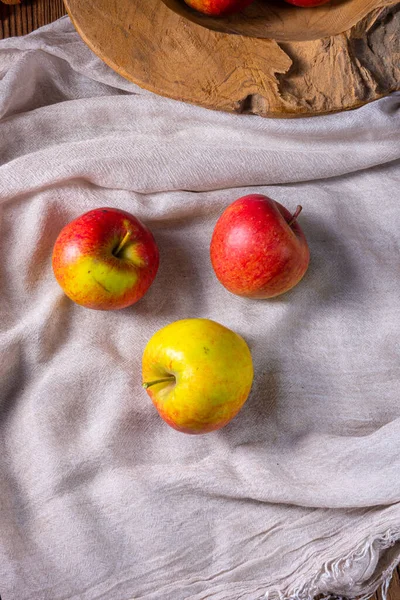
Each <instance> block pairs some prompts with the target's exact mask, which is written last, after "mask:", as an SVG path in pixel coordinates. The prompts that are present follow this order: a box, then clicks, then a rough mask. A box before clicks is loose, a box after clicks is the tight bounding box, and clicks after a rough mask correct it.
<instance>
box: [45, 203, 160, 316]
mask: <svg viewBox="0 0 400 600" xmlns="http://www.w3.org/2000/svg"><path fill="white" fill-rule="evenodd" d="M158 263H159V254H158V248H157V245H156V242H155V240H154V238H153V235H152V233H151V232H150V231H149V229H148V228H147V227H146V226H145V225H143V223H141V222H140V221H139V219H137V218H136V217H134V216H133V215H131V214H129V213H127V212H125V211H123V210H119V209H117V208H97V209H95V210H91V211H89V212H87V213H85V214H84V215H82V216H80V217H78V218H77V219H75V220H74V221H71V223H68V225H66V226H65V227H64V228H63V229H62V231H61V233H60V235H59V236H58V238H57V240H56V243H55V245H54V249H53V257H52V265H53V271H54V275H55V277H56V279H57V281H58V283H59V284H60V286H61V287H62V289H63V290H64V292H65V293H66V294H67V296H68V297H69V298H71V300H73V301H74V302H76V303H77V304H80V305H82V306H85V307H87V308H94V309H98V310H112V309H119V308H125V307H126V306H130V305H131V304H133V303H134V302H137V301H138V300H139V299H140V298H142V296H144V294H145V293H146V292H147V290H148V289H149V287H150V285H151V284H152V282H153V280H154V277H155V276H156V273H157V269H158Z"/></svg>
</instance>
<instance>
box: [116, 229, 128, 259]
mask: <svg viewBox="0 0 400 600" xmlns="http://www.w3.org/2000/svg"><path fill="white" fill-rule="evenodd" d="M130 237H131V232H130V231H127V232H126V234H125V235H124V237H123V238H122V240H121V242H120V243H119V246H118V248H117V249H116V250H114V252H113V254H114V256H118V254H119V253H120V252H121V250H122V248H123V247H124V246H125V244H126V242H127V241H128V240H129V238H130Z"/></svg>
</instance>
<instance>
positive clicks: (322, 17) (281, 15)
mask: <svg viewBox="0 0 400 600" xmlns="http://www.w3.org/2000/svg"><path fill="white" fill-rule="evenodd" d="M162 2H164V4H165V5H166V6H168V8H170V9H171V10H173V11H174V12H175V13H177V14H178V15H180V16H181V17H185V18H186V19H188V20H189V21H192V23H197V24H198V25H201V26H202V27H206V28H207V29H211V30H213V31H219V32H222V33H236V34H238V35H245V36H249V37H256V38H265V39H273V40H275V41H277V42H288V41H292V42H293V41H299V42H301V41H310V40H319V39H321V38H326V37H330V36H334V35H338V34H339V33H342V32H344V31H347V30H348V29H350V28H351V27H353V26H354V25H355V24H356V23H358V22H359V21H360V20H361V19H363V18H364V17H365V16H366V15H367V14H368V13H370V12H371V11H372V10H373V9H375V8H377V7H383V6H389V5H390V4H393V0H331V2H329V3H328V4H324V5H322V6H317V7H314V8H300V7H298V6H293V5H291V4H287V3H286V2H284V0H254V2H253V3H252V4H251V5H250V6H248V7H247V8H246V10H245V11H243V12H241V13H238V14H235V15H231V16H229V17H223V18H221V17H218V18H217V17H209V16H207V15H203V14H201V13H199V12H196V11H195V10H193V9H191V8H190V7H189V6H188V5H187V4H185V2H184V0H162Z"/></svg>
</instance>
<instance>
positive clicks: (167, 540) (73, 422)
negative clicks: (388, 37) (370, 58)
mask: <svg viewBox="0 0 400 600" xmlns="http://www.w3.org/2000/svg"><path fill="white" fill-rule="evenodd" d="M0 77H1V80H0V116H1V119H0V148H1V150H0V156H1V160H0V163H1V166H0V211H1V212H0V218H1V221H0V228H1V229H0V232H1V235H0V244H1V256H2V260H1V262H0V279H1V284H0V286H1V287H0V293H1V303H0V319H1V320H0V350H1V360H0V444H1V446H0V452H1V464H0V485H1V488H0V490H1V491H0V509H1V510H0V594H1V596H2V600H66V599H69V600H72V599H74V600H75V599H79V600H94V599H106V598H107V599H112V600H128V599H132V598H135V599H145V600H150V599H152V600H153V599H157V600H205V599H206V598H207V599H213V600H256V599H260V598H270V599H273V598H278V597H279V598H282V599H283V598H296V599H299V600H302V599H304V600H305V599H311V598H312V597H313V596H314V595H315V594H319V593H322V594H329V593H332V594H337V595H343V596H350V597H354V596H357V595H363V594H366V595H367V594H369V593H371V592H373V591H374V590H375V589H376V588H377V586H378V585H379V584H381V583H383V584H385V583H386V584H387V582H388V580H389V576H390V574H391V571H392V569H393V567H394V565H395V564H396V563H397V562H398V561H399V559H400V544H399V541H398V540H399V539H400V418H399V417H400V406H399V375H400V363H399V354H400V346H399V333H400V332H399V325H400V294H399V264H400V262H399V217H400V208H399V192H400V169H399V162H398V159H399V157H400V141H399V140H400V138H399V134H400V119H399V111H400V97H399V95H393V96H391V97H388V98H385V99H383V100H381V101H378V102H375V103H373V104H370V105H368V106H365V107H363V108H360V109H358V110H356V111H353V112H348V113H342V114H336V115H330V116H324V117H318V118H311V119H300V120H268V119H261V118H258V117H254V116H236V115H229V114H223V113H217V112H213V111H208V110H205V109H201V108H198V107H194V106H190V105H185V104H183V103H180V102H175V101H172V100H168V99H164V98H161V97H157V96H156V95H153V94H151V93H149V92H146V91H144V90H141V89H139V88H138V87H137V86H135V85H133V84H132V83H130V82H128V81H126V80H124V79H122V78H121V77H120V76H118V75H117V74H115V73H114V72H113V71H112V70H111V69H109V68H108V67H107V66H106V65H105V64H103V63H102V62H101V61H100V60H99V59H98V58H97V57H96V56H95V55H94V54H93V53H92V52H91V51H90V50H89V49H88V48H87V47H86V46H85V44H84V43H83V42H82V41H81V40H80V38H79V37H78V35H77V33H76V32H75V31H74V29H73V27H72V25H71V23H70V21H69V19H68V18H64V19H61V20H60V21H58V22H56V23H54V24H52V25H50V26H48V27H45V28H43V29H41V30H39V31H37V32H34V33H33V34H31V35H29V36H27V37H25V38H15V39H9V40H4V41H2V42H1V44H0ZM250 192H257V193H264V194H267V195H269V196H271V197H272V198H274V199H276V200H278V201H279V202H281V203H283V204H284V205H285V206H287V207H288V208H289V209H291V210H294V209H295V207H296V205H297V204H302V205H303V213H302V215H301V216H300V218H299V222H300V224H301V226H302V228H303V230H304V232H305V235H306V236H307V239H308V241H309V246H310V252H311V262H310V267H309V270H308V273H307V275H306V276H305V278H304V280H303V281H302V282H301V283H300V284H299V285H298V286H297V287H296V288H295V289H293V291H291V292H289V293H287V294H285V295H284V296H281V297H279V298H277V299H275V300H272V301H251V300H246V299H243V298H238V297H235V296H233V295H231V294H229V292H227V291H226V290H225V289H224V288H223V287H222V286H221V285H220V284H219V283H218V282H217V280H216V278H215V275H214V274H213V271H212V268H211V265H210V261H209V241H210V237H211V234H212V230H213V227H214V224H215V222H216V220H217V218H218V216H219V215H220V214H221V212H222V211H223V210H224V208H225V207H226V206H227V205H228V204H229V203H230V202H232V201H233V200H235V199H236V198H238V197H240V196H242V195H244V194H247V193H250ZM102 206H111V207H118V208H121V209H124V210H127V211H129V212H131V213H133V214H135V215H136V216H137V217H139V218H140V219H142V220H143V221H144V222H145V223H146V224H147V225H148V226H149V227H150V228H151V230H152V231H153V233H154V236H155V238H156V241H157V244H158V245H159V248H160V256H161V263H160V269H159V273H158V275H157V278H156V280H155V282H154V284H153V285H152V287H151V288H150V291H149V292H148V294H147V295H146V296H145V297H144V298H143V299H142V300H141V301H140V302H139V303H137V304H136V305H134V306H132V307H130V308H129V309H125V310H122V311H115V312H112V311H111V312H106V313H105V312H100V311H92V310H87V309H84V308H82V307H79V306H77V305H74V304H73V303H72V302H71V301H70V300H69V299H68V298H67V297H66V296H65V295H64V294H63V292H62V290H61V289H60V288H59V286H58V284H57V283H56V281H55V278H54V276H53V274H52V269H51V253H52V248H53V244H54V242H55V239H56V237H57V235H58V233H59V232H60V230H61V228H62V227H63V226H64V225H65V224H66V223H67V222H69V221H70V220H72V219H73V218H75V217H77V216H79V215H80V214H82V213H83V212H85V211H87V210H90V209H93V208H97V207H102ZM187 317H207V318H211V319H214V320H217V321H219V322H221V323H223V324H224V325H226V326H227V327H230V328H232V329H234V330H235V331H237V332H238V333H240V334H241V335H243V337H244V338H245V339H246V340H247V342H248V343H249V345H250V348H251V351H252V355H253V360H254V366H255V381H254V386H253V390H252V393H251V395H250V397H249V400H248V401H247V403H246V405H245V406H244V408H243V409H242V411H241V412H240V413H239V415H238V416H237V417H236V418H235V419H234V420H233V421H232V422H231V423H230V424H229V425H228V426H227V427H225V428H224V429H222V430H220V431H217V432H214V433H211V434H207V435H204V436H188V435H185V434H181V433H179V432H176V431H174V430H173V429H171V428H169V427H168V426H167V425H166V424H165V423H164V422H163V421H162V420H161V419H160V418H159V417H158V415H157V413H156V411H155V409H154V407H153V405H152V404H151V402H150V400H149V398H148V396H147V394H146V393H145V392H144V391H143V390H142V388H141V355H142V352H143V349H144V347H145V345H146V343H147V341H148V339H149V338H150V336H151V335H152V334H153V333H154V332H155V331H156V330H158V329H159V328H161V327H162V326H164V325H166V324H168V323H170V322H172V321H174V320H177V319H181V318H187Z"/></svg>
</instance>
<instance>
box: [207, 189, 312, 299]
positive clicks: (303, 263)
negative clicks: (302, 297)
mask: <svg viewBox="0 0 400 600" xmlns="http://www.w3.org/2000/svg"><path fill="white" fill-rule="evenodd" d="M300 212H301V206H298V207H297V209H296V211H295V213H294V214H293V215H292V214H291V213H290V212H289V211H288V210H287V209H286V208H285V207H284V206H282V205H281V204H279V202H275V201H274V200H271V198H268V197H267V196H262V195H260V194H251V195H249V196H244V197H243V198H239V199H238V200H236V201H235V202H233V203H232V204H231V205H230V206H228V208H227V209H226V210H225V211H224V212H223V213H222V215H221V216H220V218H219V219H218V221H217V224H216V225H215V228H214V232H213V235H212V239H211V245H210V256H211V263H212V266H213V268H214V271H215V274H216V276H217V278H218V279H219V281H220V282H221V283H222V285H223V286H225V287H226V289H227V290H229V291H230V292H232V293H233V294H237V295H238V296H244V297H246V298H272V297H274V296H279V295H280V294H283V293H284V292H287V291H288V290H290V289H291V288H292V287H294V286H295V285H296V284H297V283H298V282H299V281H300V279H301V278H302V277H303V275H304V274H305V272H306V270H307V267H308V263H309V259H310V253H309V249H308V245H307V241H306V238H305V236H304V234H303V232H302V230H301V229H300V226H299V224H298V223H297V217H298V216H299V214H300Z"/></svg>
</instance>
